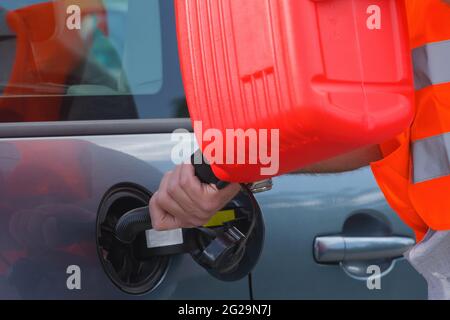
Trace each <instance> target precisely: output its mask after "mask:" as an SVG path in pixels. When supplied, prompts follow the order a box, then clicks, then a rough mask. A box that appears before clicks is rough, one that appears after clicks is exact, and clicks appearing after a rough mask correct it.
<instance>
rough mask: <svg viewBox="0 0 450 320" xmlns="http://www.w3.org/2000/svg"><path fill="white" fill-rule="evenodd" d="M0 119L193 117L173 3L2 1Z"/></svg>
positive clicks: (154, 0) (151, 0)
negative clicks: (183, 78) (183, 77)
mask: <svg viewBox="0 0 450 320" xmlns="http://www.w3.org/2000/svg"><path fill="white" fill-rule="evenodd" d="M0 57H1V59H0V122H28V121H60V120H102V119H137V118H171V117H187V116H188V112H187V108H186V102H185V98H184V92H183V86H182V82H181V76H180V72H179V62H178V52H177V42H176V31H175V20H174V8H173V1H167V0H89V1H86V0H70V1H69V0H55V1H42V0H40V1H39V0H3V1H2V2H1V3H0Z"/></svg>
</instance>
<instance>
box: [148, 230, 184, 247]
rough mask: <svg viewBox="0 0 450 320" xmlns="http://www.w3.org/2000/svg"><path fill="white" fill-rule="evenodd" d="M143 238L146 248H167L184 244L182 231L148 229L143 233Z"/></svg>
mask: <svg viewBox="0 0 450 320" xmlns="http://www.w3.org/2000/svg"><path fill="white" fill-rule="evenodd" d="M145 237H146V238H147V248H160V247H167V246H173V245H176V244H182V243H183V242H184V241H183V230H182V229H175V230H167V231H156V230H154V229H150V230H146V231H145Z"/></svg>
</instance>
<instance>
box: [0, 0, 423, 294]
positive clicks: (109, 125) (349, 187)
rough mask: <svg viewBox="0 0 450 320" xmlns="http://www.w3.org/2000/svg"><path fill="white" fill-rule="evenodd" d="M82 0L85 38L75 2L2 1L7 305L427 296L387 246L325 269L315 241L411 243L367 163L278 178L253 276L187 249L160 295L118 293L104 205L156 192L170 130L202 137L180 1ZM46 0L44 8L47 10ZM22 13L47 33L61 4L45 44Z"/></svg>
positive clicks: (1, 191)
mask: <svg viewBox="0 0 450 320" xmlns="http://www.w3.org/2000/svg"><path fill="white" fill-rule="evenodd" d="M78 2H79V3H80V6H81V9H82V11H83V12H84V15H83V20H82V21H83V24H82V29H81V30H82V31H83V30H87V31H86V32H85V33H82V32H81V31H80V34H83V37H80V38H70V39H68V37H73V35H72V33H71V32H75V31H74V30H65V29H64V28H65V25H64V23H63V24H61V23H62V22H58V21H59V20H58V19H60V18H61V15H62V18H64V19H63V20H61V21H63V22H65V21H66V19H67V18H69V17H70V16H71V14H72V13H68V12H67V10H64V9H67V6H68V5H69V4H68V2H66V1H55V2H49V3H46V2H45V1H39V0H34V1H31V0H23V1H17V0H6V1H3V2H2V4H1V5H0V20H2V21H0V59H1V60H2V61H1V62H0V74H1V76H0V80H1V83H0V88H1V89H0V94H1V97H0V122H1V123H0V219H1V222H0V228H1V232H0V298H2V299H30V298H31V299H32V298H37V299H55V298H56V299H107V298H112V299H221V300H226V299H251V298H253V299H390V298H394V299H421V298H425V297H426V283H425V281H424V280H423V279H422V278H421V276H420V275H419V274H418V273H417V272H415V271H414V270H413V268H412V267H411V266H410V265H409V264H408V263H407V262H406V261H405V260H404V259H402V258H401V254H395V255H392V254H389V253H386V257H387V258H386V259H384V258H383V250H382V249H383V247H381V249H380V247H375V250H378V251H380V250H381V251H382V254H381V255H379V256H378V257H379V258H377V259H376V260H374V261H365V260H364V259H362V258H361V259H362V260H361V259H360V260H353V261H339V259H337V260H336V261H326V262H323V261H319V260H320V256H318V254H319V252H318V250H319V249H320V248H318V245H319V244H320V243H318V242H317V240H318V237H322V238H321V239H322V240H323V239H324V237H325V241H327V239H326V237H330V236H341V237H352V238H354V239H353V240H355V238H356V240H358V241H359V242H358V243H357V244H358V245H360V246H362V249H361V250H362V254H361V255H360V256H362V257H364V250H365V249H367V250H368V251H370V250H371V249H373V248H372V245H373V244H374V243H375V245H376V243H377V242H376V240H377V238H380V237H385V238H387V239H388V242H389V241H390V240H389V239H392V241H394V245H395V240H396V238H394V237H395V236H397V237H398V238H401V239H410V241H412V239H413V238H414V236H413V233H412V231H411V230H410V229H409V228H407V227H406V226H405V225H404V224H403V223H402V222H401V221H400V219H399V218H398V217H397V216H396V214H395V213H394V212H393V211H392V210H391V209H390V208H389V206H388V204H387V203H386V201H385V200H384V197H383V195H382V193H381V191H380V190H379V188H378V187H377V185H376V183H375V180H374V178H373V176H372V174H371V172H370V169H369V168H363V169H360V170H356V171H352V172H346V173H339V174H329V175H325V174H320V175H299V174H291V175H285V176H281V177H277V178H274V179H273V188H272V190H270V191H267V192H263V193H259V194H257V195H256V198H257V200H258V203H259V205H260V208H261V212H262V215H263V219H264V222H265V241H264V248H263V251H262V254H261V257H260V260H259V262H258V264H257V265H256V267H255V268H254V269H253V271H252V273H251V276H248V277H245V278H243V279H241V280H238V281H231V282H226V281H221V280H218V279H216V278H214V277H213V276H211V275H210V274H209V273H208V272H206V271H205V270H204V269H203V268H202V267H201V266H199V265H198V264H197V263H196V262H195V261H194V260H193V259H192V257H191V256H190V255H189V254H180V255H174V256H172V257H170V261H169V263H168V265H167V266H165V268H164V270H161V278H160V280H159V281H158V283H157V284H156V285H155V286H154V287H153V288H152V290H149V291H146V292H142V293H140V294H137V295H136V294H130V293H127V292H125V291H123V290H121V289H120V288H119V287H118V286H116V285H115V284H114V282H113V281H111V279H110V276H109V275H108V274H107V272H106V270H105V267H104V265H102V261H101V259H100V257H99V256H100V255H101V252H100V251H99V250H98V241H99V240H98V238H97V237H98V229H97V225H98V220H99V217H98V215H99V212H100V211H101V209H102V205H103V204H104V203H105V197H106V195H108V194H109V193H110V192H111V190H115V188H116V189H120V190H122V189H121V188H129V189H133V188H135V189H138V190H139V191H142V192H144V193H147V195H148V197H150V196H151V193H152V192H155V191H156V190H157V189H158V185H159V182H160V180H161V177H162V176H163V174H164V172H166V171H167V170H170V169H171V168H172V167H173V166H174V163H173V162H172V160H171V152H172V150H173V147H174V145H175V144H176V143H177V141H176V140H174V139H173V135H172V132H173V131H174V130H176V129H181V128H182V129H186V132H185V133H184V135H187V136H192V133H190V132H191V131H192V128H191V124H190V121H189V119H188V111H187V108H186V102H185V99H184V92H183V85H182V81H181V76H180V72H179V69H180V68H179V62H178V52H177V41H176V32H175V18H174V12H173V3H172V1H165V0H164V1H162V0H161V1H158V0H133V1H131V0H105V1H93V2H92V5H86V2H85V4H84V5H83V6H82V5H81V1H72V2H71V4H73V3H78ZM43 4H45V5H46V6H47V7H46V9H45V8H44V9H42V7H39V8H38V9H39V10H37V9H36V8H37V7H36V6H40V5H43ZM61 8H62V9H61ZM17 10H19V11H20V10H22V13H23V12H26V13H27V14H22V15H20V14H19V16H21V17H25V18H26V17H28V18H27V19H31V20H30V21H32V22H33V23H36V26H37V25H39V26H40V28H38V29H39V30H41V29H42V30H44V31H49V30H45V29H46V28H45V26H43V25H42V24H43V23H44V24H45V23H47V22H46V21H41V20H42V19H39V17H36V15H38V13H41V14H42V10H50V11H49V12H47V14H49V15H50V16H53V17H55V19H54V24H53V27H51V28H50V29H51V30H50V31H51V32H50V33H45V32H44V31H42V32H43V34H39V32H37V31H36V32H37V33H36V34H37V35H36V34H35V36H36V37H38V36H45V37H46V38H45V39H43V38H39V39H38V40H36V39H35V38H33V37H31V36H30V37H28V38H27V37H25V38H24V35H23V34H18V31H17V29H16V30H11V26H10V25H8V23H7V21H9V20H8V19H10V18H8V17H9V16H8V15H9V14H10V12H17ZM58 10H59V11H58ZM61 10H62V11H61ZM30 16H31V18H30ZM56 17H58V19H56ZM25 18H24V19H25ZM35 18H36V19H35ZM62 18H61V19H62ZM69 35H70V36H69ZM19 38H20V39H19ZM24 39H25V40H24ZM24 43H25V44H27V45H24ZM55 43H57V46H55ZM24 48H25V49H24ZM27 48H28V49H27ZM29 48H31V50H30V49H29ZM49 48H53V49H52V50H54V51H51V50H50V49H49ZM21 50H22V51H21ZM23 50H25V51H23ZM21 52H22V53H23V52H25V53H26V54H23V55H20V53H21ZM27 54H28V55H27ZM30 54H31V55H30ZM21 57H22V58H21ZM26 57H28V58H26ZM8 59H9V60H8ZM18 59H24V60H23V61H19V62H18ZM30 59H31V60H30ZM30 61H31V62H35V64H34V65H35V66H34V69H33V68H31V67H30V65H31V62H30ZM58 61H59V63H58ZM68 63H69V64H70V67H68ZM29 64H30V65H29ZM62 64H64V66H65V67H64V68H63V67H62ZM18 65H21V66H22V69H21V70H22V71H20V70H19V71H17V68H18ZM24 66H25V67H24ZM30 68H31V69H30ZM26 70H33V71H32V72H31V73H30V72H26ZM52 70H57V72H56V71H55V72H56V73H58V72H59V74H57V75H56V76H55V75H54V74H52ZM33 72H34V73H33ZM63 73H64V74H63ZM13 74H14V78H12V77H13ZM30 74H31V75H32V76H31V75H30ZM11 79H13V81H12V80H11ZM30 110H31V111H32V112H31V111H30ZM28 113H29V114H28ZM134 200H136V199H134ZM127 201H128V200H127ZM130 201H131V204H130V208H131V207H133V206H135V204H134V202H133V201H132V200H130ZM141 205H145V202H142V203H141ZM130 208H129V209H130ZM319 240H320V239H319ZM400 244H401V243H400ZM405 249H406V246H405ZM315 250H316V251H315ZM380 257H381V258H380ZM318 259H319V260H318ZM378 263H379V265H380V266H381V271H382V277H381V282H380V283H381V289H369V288H368V286H367V283H368V280H369V278H370V275H371V273H370V272H369V271H368V269H367V268H368V267H369V266H370V265H372V264H375V265H377V264H378ZM73 266H76V267H77V268H78V270H79V271H80V272H81V273H80V274H81V280H80V283H81V287H77V288H73V287H70V285H69V280H70V276H71V275H72V273H71V270H73Z"/></svg>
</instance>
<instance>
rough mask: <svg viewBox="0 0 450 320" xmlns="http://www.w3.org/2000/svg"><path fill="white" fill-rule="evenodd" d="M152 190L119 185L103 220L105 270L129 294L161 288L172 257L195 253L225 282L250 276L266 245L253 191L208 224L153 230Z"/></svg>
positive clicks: (247, 190) (101, 216)
mask: <svg viewBox="0 0 450 320" xmlns="http://www.w3.org/2000/svg"><path fill="white" fill-rule="evenodd" d="M149 199H150V193H149V192H147V191H145V190H143V189H142V188H140V187H136V186H128V187H124V186H119V187H118V188H116V189H114V190H112V191H110V192H109V193H108V194H107V195H106V196H105V198H104V200H103V201H102V205H101V206H100V209H99V218H98V223H97V237H98V252H99V256H100V260H101V261H102V264H103V267H104V270H105V272H106V273H107V274H108V276H109V277H110V279H111V280H112V281H113V283H114V284H116V286H118V287H119V288H120V289H121V290H123V291H125V292H128V293H142V292H146V291H149V290H151V289H153V288H155V287H156V286H157V285H158V284H159V283H160V282H161V281H162V279H163V277H164V275H165V273H166V270H167V268H168V266H169V260H170V259H171V257H174V256H176V255H179V254H186V253H187V254H190V255H191V256H192V258H193V260H194V261H195V262H196V263H198V264H199V265H200V266H202V267H203V268H204V269H205V270H206V271H207V272H208V273H209V274H211V275H212V276H214V277H215V278H217V279H220V280H223V281H236V280H240V279H242V278H244V277H246V276H247V275H248V274H249V273H250V272H251V271H252V269H253V268H254V267H255V265H256V263H257V261H258V259H259V256H260V254H261V251H262V248H263V243H264V222H263V219H262V215H261V210H260V208H259V205H258V203H257V202H256V200H255V198H254V196H253V193H252V190H251V189H250V188H249V187H248V186H246V185H243V186H242V189H241V192H240V193H239V194H238V195H237V196H236V197H235V198H234V199H233V200H232V201H231V202H230V203H229V204H228V205H227V206H226V207H225V208H223V209H222V210H221V211H219V212H218V213H217V214H216V215H215V216H214V217H213V218H212V219H211V220H210V221H209V222H208V223H207V224H206V225H204V226H200V227H197V228H190V229H175V230H169V231H156V230H154V229H152V224H151V219H150V214H149V208H148V207H147V206H146V205H147V204H148V200H149Z"/></svg>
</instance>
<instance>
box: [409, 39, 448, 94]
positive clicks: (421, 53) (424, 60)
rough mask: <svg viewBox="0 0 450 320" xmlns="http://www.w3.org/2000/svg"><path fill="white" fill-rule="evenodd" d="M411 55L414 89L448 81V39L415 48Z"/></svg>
mask: <svg viewBox="0 0 450 320" xmlns="http://www.w3.org/2000/svg"><path fill="white" fill-rule="evenodd" d="M412 57H413V64H414V85H415V88H416V90H420V89H423V88H426V87H428V86H431V85H433V84H442V83H446V82H450V40H446V41H440V42H433V43H429V44H427V45H424V46H423V47H419V48H416V49H414V50H413V51H412Z"/></svg>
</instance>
